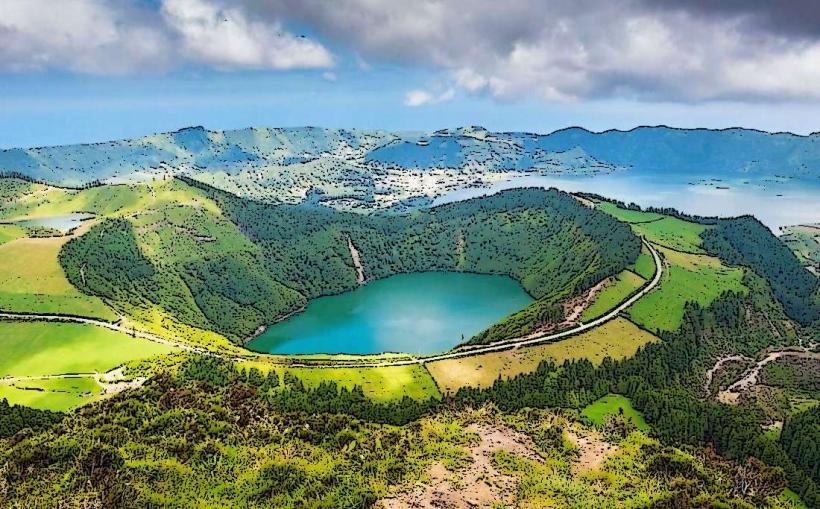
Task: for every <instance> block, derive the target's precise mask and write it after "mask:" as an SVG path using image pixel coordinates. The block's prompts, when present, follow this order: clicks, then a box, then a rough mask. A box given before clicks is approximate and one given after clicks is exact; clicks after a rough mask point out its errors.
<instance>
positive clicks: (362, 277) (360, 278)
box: [347, 235, 367, 285]
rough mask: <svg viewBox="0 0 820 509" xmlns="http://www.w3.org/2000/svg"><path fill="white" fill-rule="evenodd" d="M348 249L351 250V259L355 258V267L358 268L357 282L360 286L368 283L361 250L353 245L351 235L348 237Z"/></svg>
mask: <svg viewBox="0 0 820 509" xmlns="http://www.w3.org/2000/svg"><path fill="white" fill-rule="evenodd" d="M347 248H348V249H350V257H351V258H353V266H354V267H356V280H357V281H358V282H359V284H360V285H363V284H365V282H367V278H366V277H365V275H364V266H363V265H362V257H361V255H360V254H359V250H358V249H356V246H354V245H353V240H352V239H351V238H350V235H347Z"/></svg>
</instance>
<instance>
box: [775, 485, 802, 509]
mask: <svg viewBox="0 0 820 509" xmlns="http://www.w3.org/2000/svg"><path fill="white" fill-rule="evenodd" d="M780 500H781V501H783V502H785V503H786V507H793V508H794V509H809V508H808V506H807V505H806V504H804V503H803V500H801V499H800V495H798V494H797V493H795V492H793V491H792V490H790V489H789V488H786V489H785V490H783V493H782V494H781V495H780Z"/></svg>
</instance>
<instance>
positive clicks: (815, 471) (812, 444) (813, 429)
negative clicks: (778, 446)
mask: <svg viewBox="0 0 820 509" xmlns="http://www.w3.org/2000/svg"><path fill="white" fill-rule="evenodd" d="M780 441H781V442H782V443H783V448H784V449H786V453H787V454H788V455H789V456H790V457H791V458H792V460H794V462H795V464H797V465H800V467H801V468H803V469H804V470H805V471H806V473H807V474H809V475H810V476H811V478H812V479H814V482H815V483H817V484H820V406H815V407H812V408H809V409H807V410H804V411H802V412H800V413H798V414H797V415H795V416H793V417H791V418H789V419H787V420H786V422H785V423H783V432H782V433H781V435H780Z"/></svg>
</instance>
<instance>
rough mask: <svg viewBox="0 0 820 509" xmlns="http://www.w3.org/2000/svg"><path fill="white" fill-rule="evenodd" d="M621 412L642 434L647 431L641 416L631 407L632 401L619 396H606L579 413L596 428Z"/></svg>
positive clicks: (647, 426)
mask: <svg viewBox="0 0 820 509" xmlns="http://www.w3.org/2000/svg"><path fill="white" fill-rule="evenodd" d="M621 411H623V414H624V417H626V418H628V419H630V420H631V421H632V423H633V424H634V425H635V427H636V428H637V429H639V430H640V431H643V432H648V431H649V425H648V424H647V423H646V421H645V420H644V418H643V415H642V414H641V413H640V412H639V411H637V410H635V408H633V407H632V401H630V400H629V398H627V397H625V396H621V395H620V394H607V395H606V396H604V397H603V398H601V399H599V400H598V401H596V402H595V403H593V404H591V405H589V406H587V407H586V408H584V409H583V410H582V411H581V415H582V416H584V417H586V418H587V419H589V421H590V422H591V423H592V424H594V425H596V426H603V424H604V423H605V421H606V417H607V416H609V415H618V414H619V413H620V412H621Z"/></svg>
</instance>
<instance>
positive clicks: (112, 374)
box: [0, 366, 148, 395]
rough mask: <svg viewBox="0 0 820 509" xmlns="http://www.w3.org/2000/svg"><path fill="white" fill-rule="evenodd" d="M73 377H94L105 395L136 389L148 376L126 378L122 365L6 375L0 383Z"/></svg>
mask: <svg viewBox="0 0 820 509" xmlns="http://www.w3.org/2000/svg"><path fill="white" fill-rule="evenodd" d="M72 378H93V379H94V381H95V382H97V384H99V386H100V387H101V388H102V394H103V395H113V394H118V393H120V392H122V391H124V390H126V389H135V388H137V387H140V386H141V385H142V384H144V383H145V382H146V381H147V380H148V378H147V377H136V378H134V379H133V380H125V371H124V368H123V367H122V366H120V367H117V368H114V369H112V370H110V371H106V372H105V373H98V372H94V371H91V372H87V373H63V374H55V375H31V376H6V377H2V378H0V384H9V385H14V384H17V383H20V382H31V381H35V380H70V379H72Z"/></svg>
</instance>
